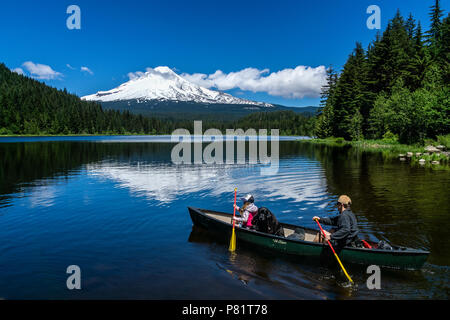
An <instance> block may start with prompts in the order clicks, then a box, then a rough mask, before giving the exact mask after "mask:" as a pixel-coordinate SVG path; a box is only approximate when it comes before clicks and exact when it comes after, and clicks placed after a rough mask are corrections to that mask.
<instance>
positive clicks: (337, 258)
mask: <svg viewBox="0 0 450 320" xmlns="http://www.w3.org/2000/svg"><path fill="white" fill-rule="evenodd" d="M315 221H316V222H317V225H318V226H319V228H320V231H321V232H322V234H323V236H324V238H325V239H327V237H326V235H325V232H324V231H323V229H322V226H321V225H320V223H319V220H318V219H316V220H315ZM327 242H328V245H329V246H330V248H331V250H332V251H333V253H334V256H335V257H336V260H337V261H338V262H339V265H340V266H341V268H342V270H343V271H344V273H345V275H346V276H347V278H348V280H350V282H351V283H353V280H352V278H350V276H349V275H348V273H347V270H345V268H344V265H343V264H342V262H341V260H340V259H339V257H338V255H337V254H336V251H334V248H333V246H332V245H331V242H330V240H328V239H327Z"/></svg>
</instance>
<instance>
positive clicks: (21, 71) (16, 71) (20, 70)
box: [12, 68, 25, 75]
mask: <svg viewBox="0 0 450 320" xmlns="http://www.w3.org/2000/svg"><path fill="white" fill-rule="evenodd" d="M12 72H15V73H18V74H21V75H25V71H23V69H22V68H15V69H13V70H12Z"/></svg>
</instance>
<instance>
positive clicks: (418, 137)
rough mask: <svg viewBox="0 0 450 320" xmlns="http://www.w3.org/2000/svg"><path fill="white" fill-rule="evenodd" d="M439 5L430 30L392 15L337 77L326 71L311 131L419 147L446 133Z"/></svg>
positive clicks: (449, 58) (447, 102)
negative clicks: (317, 112) (320, 98)
mask: <svg viewBox="0 0 450 320" xmlns="http://www.w3.org/2000/svg"><path fill="white" fill-rule="evenodd" d="M443 16H444V13H443V11H442V10H441V9H440V1H439V0H435V3H434V5H433V6H432V7H431V11H430V17H431V27H430V30H428V31H427V32H425V33H423V32H422V27H421V25H420V22H417V23H416V21H415V19H414V18H413V16H412V15H411V14H410V15H409V17H408V19H406V20H405V19H404V18H403V17H402V16H401V14H400V12H399V11H397V14H396V15H395V17H394V18H393V19H392V20H390V21H389V24H388V26H387V28H386V30H385V31H384V32H383V33H382V34H380V33H379V34H378V35H377V37H376V39H375V40H374V41H373V42H372V43H371V44H370V45H369V47H368V49H367V50H366V51H365V50H364V49H363V47H362V46H361V44H360V43H357V44H356V48H355V49H354V51H353V53H352V54H351V55H350V56H349V58H348V60H347V62H346V63H345V65H344V68H343V70H342V72H341V73H340V74H338V73H337V72H336V71H335V70H334V69H333V68H331V67H330V68H329V69H328V79H327V80H328V81H327V85H326V86H325V87H324V88H323V90H322V101H321V104H322V107H323V109H322V110H321V113H320V115H319V116H318V118H317V123H316V128H315V133H316V135H317V136H318V137H320V138H325V137H330V136H334V137H343V138H345V139H347V140H360V139H364V138H370V139H381V138H383V137H385V138H386V137H387V138H389V139H393V138H394V139H398V140H399V141H400V142H402V143H407V144H413V143H421V142H423V141H424V139H425V138H433V139H434V138H435V137H436V136H437V135H444V134H447V133H449V132H450V88H449V81H450V15H447V16H446V17H445V18H443Z"/></svg>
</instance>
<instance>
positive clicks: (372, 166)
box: [0, 136, 450, 299]
mask: <svg viewBox="0 0 450 320" xmlns="http://www.w3.org/2000/svg"><path fill="white" fill-rule="evenodd" d="M284 140H285V141H281V142H280V164H279V165H280V168H279V171H278V173H277V174H276V175H271V176H270V175H269V176H264V175H261V174H260V169H261V166H262V165H260V164H256V165H250V164H241V165H237V164H236V165H174V164H172V162H171V158H170V154H171V150H172V147H173V146H174V145H173V144H171V143H168V141H170V138H168V137H145V136H140V137H81V138H80V137H76V138H71V137H60V138H45V137H39V138H0V163H1V165H0V298H4V299H37V298H39V299H80V298H82V299H91V298H96V299H117V298H123V299H407V298H412V299H448V297H449V291H450V286H449V280H450V275H449V272H450V267H449V266H450V240H449V239H450V236H449V235H448V230H450V217H449V214H450V208H449V198H450V197H449V196H450V193H449V190H450V188H449V187H450V173H449V171H445V170H439V171H438V170H433V169H432V168H421V167H415V166H411V165H409V164H407V163H402V162H400V161H398V160H396V159H384V158H383V155H382V154H381V153H376V152H374V153H362V152H358V151H356V150H354V149H351V148H348V147H330V146H324V145H315V144H311V143H305V142H298V141H289V140H292V139H289V138H285V139H284ZM234 187H237V188H238V195H243V194H247V193H252V194H253V195H254V196H255V198H256V204H257V205H259V206H266V207H269V208H270V209H271V210H272V212H274V213H275V214H276V216H277V218H278V219H279V220H280V221H282V222H288V223H293V224H301V225H305V226H308V227H314V228H315V227H316V225H315V223H314V222H313V221H312V220H311V218H312V217H313V216H314V215H319V216H324V215H334V214H335V213H336V212H335V208H334V207H333V206H334V204H335V202H336V199H337V197H338V196H339V195H340V194H348V195H349V196H350V197H351V198H352V200H353V206H352V208H353V211H354V212H355V214H356V216H357V219H358V222H359V226H360V229H361V232H362V235H363V237H364V238H366V239H371V240H381V239H383V240H389V241H390V242H391V243H393V244H399V245H403V246H408V247H414V248H420V249H426V250H429V251H431V254H430V257H429V259H428V262H427V263H426V264H425V266H424V267H423V269H422V270H420V271H396V270H387V269H382V273H381V286H382V288H381V289H380V290H369V289H367V287H366V279H367V277H368V276H369V275H368V274H366V270H365V269H364V268H362V267H358V266H347V269H348V271H349V273H350V274H351V275H352V277H353V279H354V280H355V282H356V283H357V284H358V287H357V288H356V289H349V288H346V287H345V286H343V285H342V282H341V279H340V277H339V276H336V275H335V273H334V272H333V271H330V270H329V269H327V268H325V267H322V266H320V265H318V264H317V263H315V262H310V261H307V260H305V259H298V260H295V259H291V258H289V259H288V258H285V257H276V256H274V255H271V254H270V253H267V252H262V251H259V250H254V249H253V248H249V247H248V246H239V244H238V250H237V252H236V254H230V253H229V252H228V243H223V242H221V241H218V240H216V239H215V238H214V237H212V236H211V235H210V234H208V233H205V232H204V231H203V230H199V229H197V228H193V226H192V221H191V219H190V217H189V214H188V210H187V206H194V207H201V208H210V209H214V210H217V211H227V212H232V205H233V190H234ZM69 265H78V266H79V267H80V268H81V279H82V289H81V290H78V291H77V290H73V291H70V290H68V289H67V287H66V280H67V277H68V276H69V275H68V274H66V268H67V267H68V266H69Z"/></svg>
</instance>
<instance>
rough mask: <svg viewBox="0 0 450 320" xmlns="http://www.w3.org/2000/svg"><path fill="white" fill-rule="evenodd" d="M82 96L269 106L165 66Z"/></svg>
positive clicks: (108, 100) (139, 100)
mask: <svg viewBox="0 0 450 320" xmlns="http://www.w3.org/2000/svg"><path fill="white" fill-rule="evenodd" d="M82 99H84V100H89V101H100V102H111V101H120V100H137V102H143V101H148V100H172V101H193V102H198V103H221V104H248V105H257V106H262V107H273V105H271V104H268V103H264V102H256V101H251V100H246V99H239V98H235V97H233V96H232V95H230V94H227V93H223V92H219V91H214V90H210V89H206V88H204V87H200V86H198V85H196V84H194V83H192V82H189V81H187V80H186V79H184V78H182V77H181V76H179V75H178V74H176V73H175V72H173V71H172V70H171V69H170V68H168V67H157V68H154V69H152V68H148V69H147V72H145V73H140V74H139V77H134V78H132V79H130V80H129V81H128V82H125V83H123V84H121V85H120V86H119V87H117V88H115V89H112V90H109V91H99V92H97V93H96V94H92V95H89V96H85V97H82Z"/></svg>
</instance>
